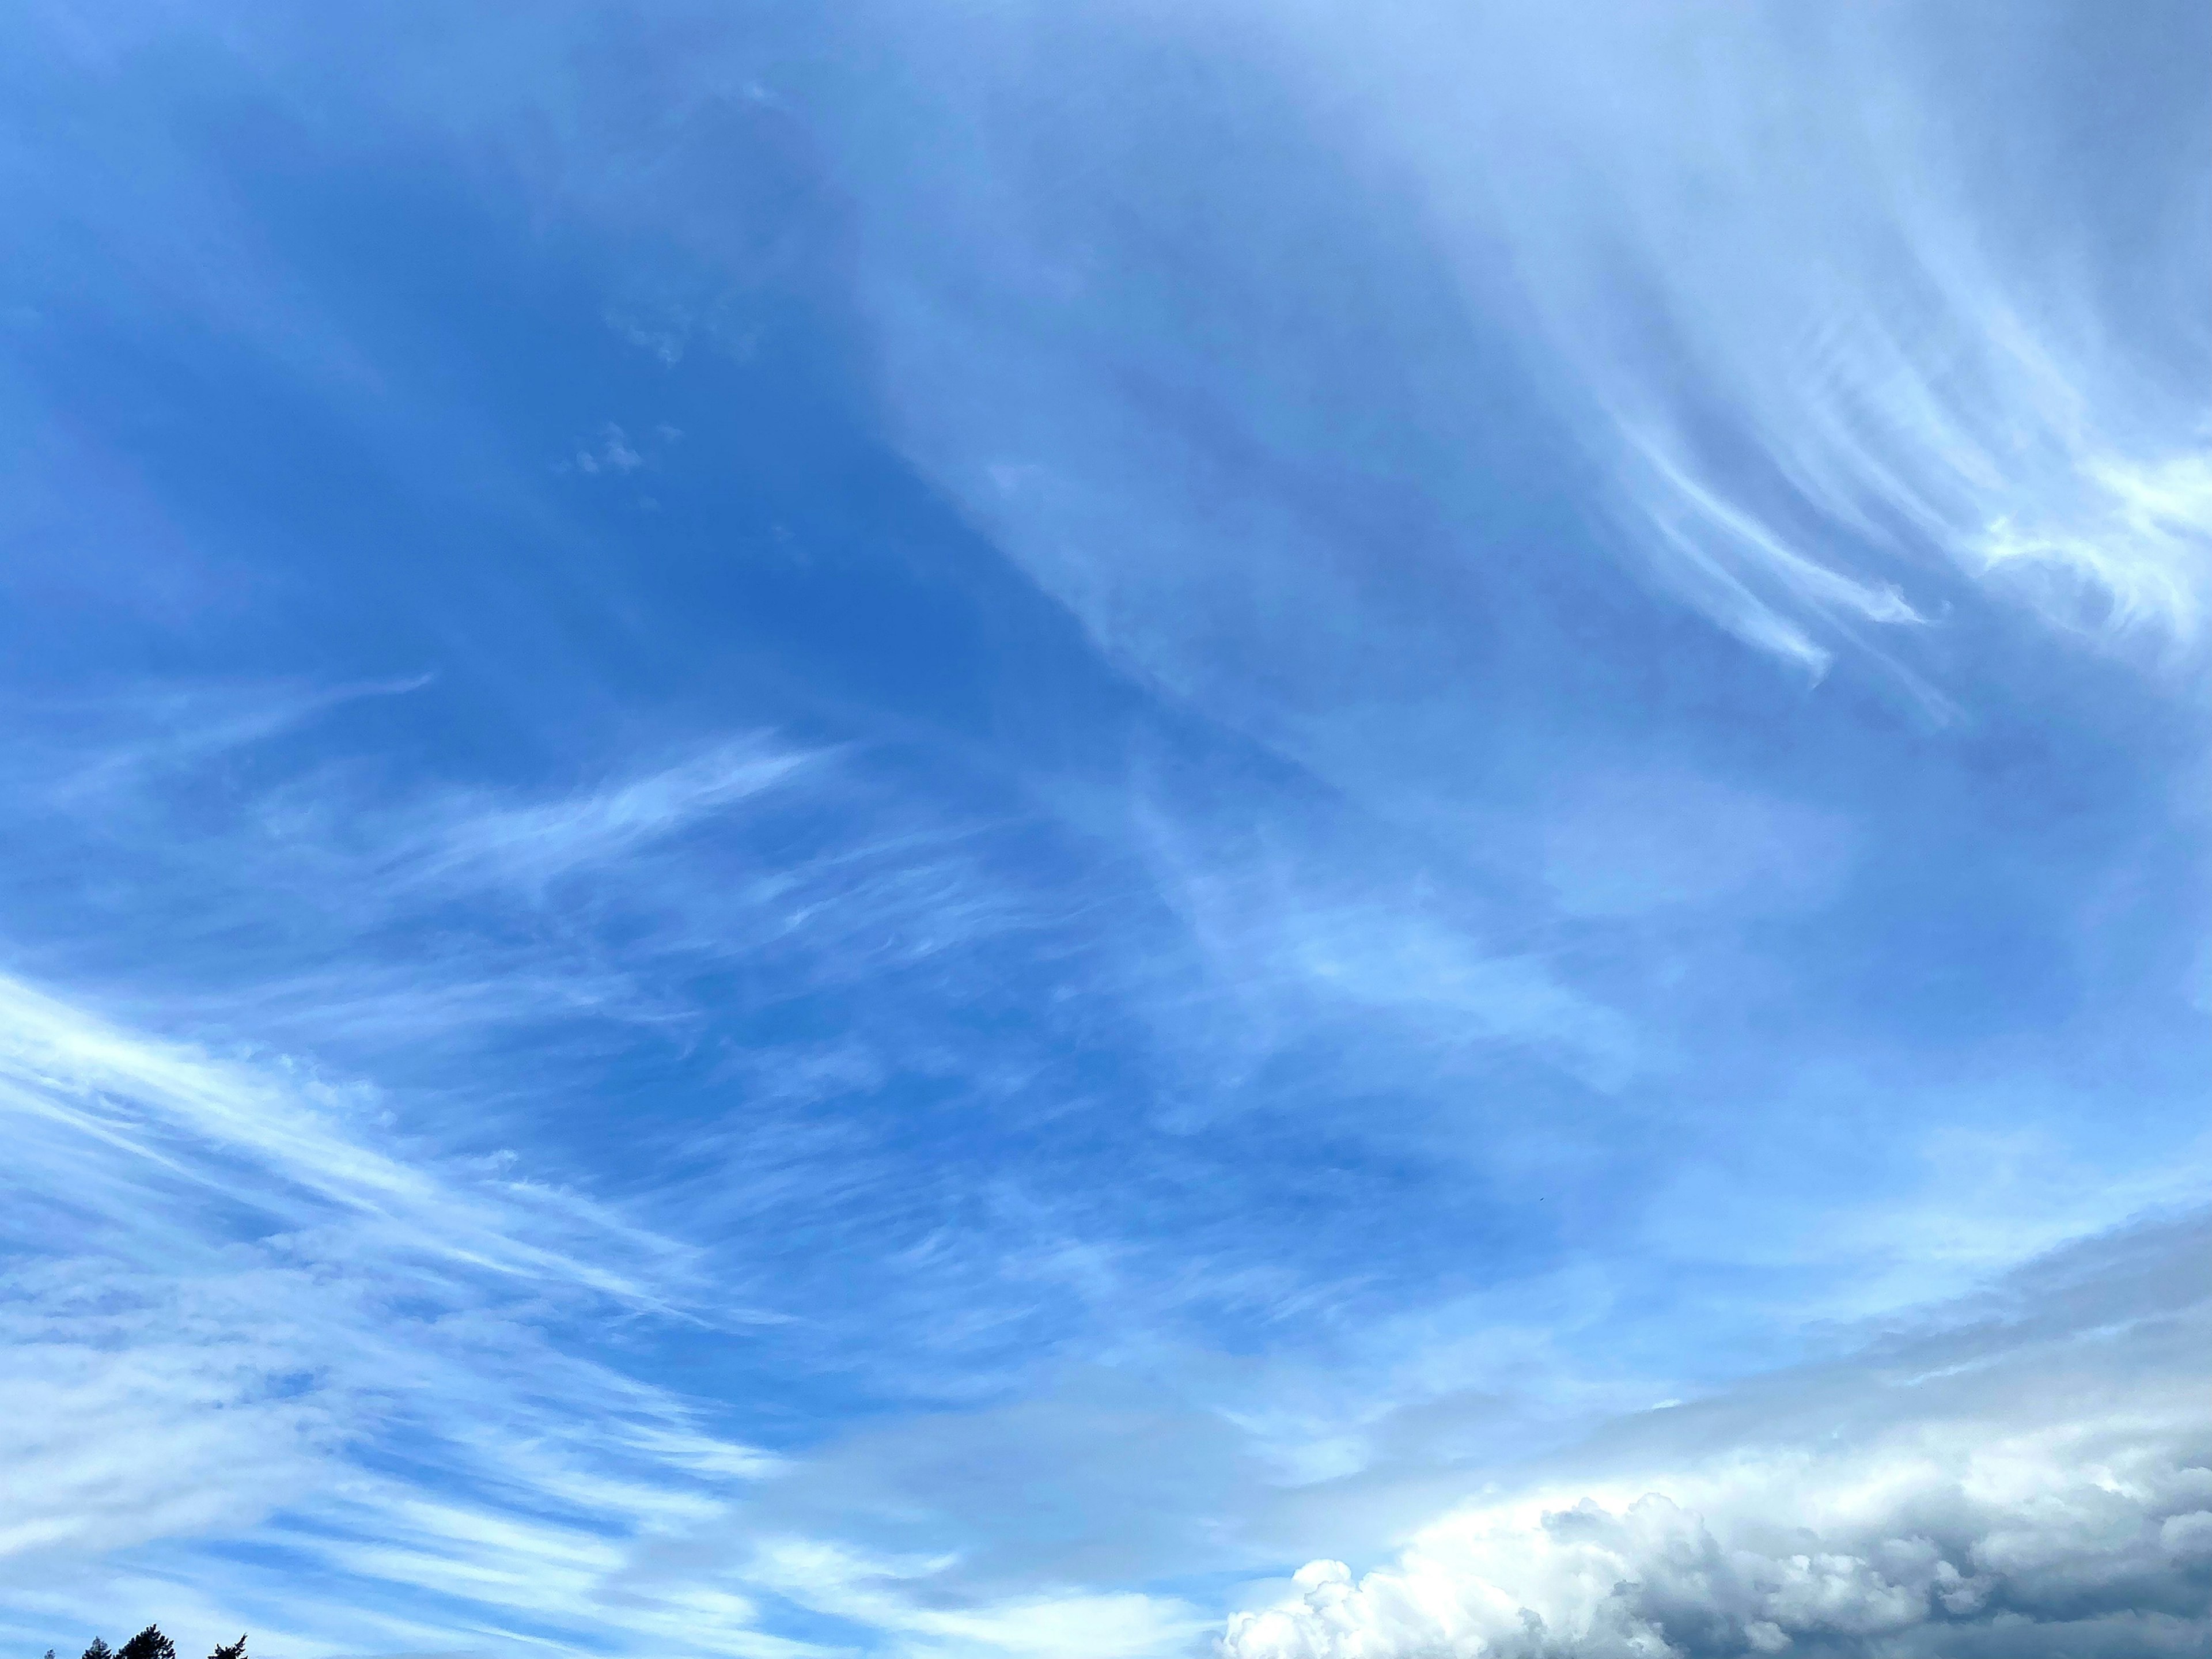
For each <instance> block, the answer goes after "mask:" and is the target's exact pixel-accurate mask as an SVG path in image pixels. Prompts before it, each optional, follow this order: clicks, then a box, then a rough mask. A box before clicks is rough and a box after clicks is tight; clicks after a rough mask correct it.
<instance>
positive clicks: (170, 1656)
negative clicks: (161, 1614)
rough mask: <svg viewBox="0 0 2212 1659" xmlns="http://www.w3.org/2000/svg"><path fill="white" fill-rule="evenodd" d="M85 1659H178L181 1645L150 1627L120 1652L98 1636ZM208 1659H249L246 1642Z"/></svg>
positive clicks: (50, 1654) (49, 1658)
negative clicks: (178, 1645) (178, 1649)
mask: <svg viewBox="0 0 2212 1659" xmlns="http://www.w3.org/2000/svg"><path fill="white" fill-rule="evenodd" d="M46 1659H54V1650H52V1648H48V1649H47V1650H46ZM84 1659H177V1644H175V1643H174V1642H172V1641H171V1640H170V1639H169V1638H167V1637H166V1636H164V1635H162V1634H161V1626H159V1625H149V1626H146V1628H145V1629H143V1630H142V1631H140V1632H138V1633H137V1635H136V1636H134V1637H132V1638H131V1639H130V1640H129V1641H127V1642H125V1644H123V1646H122V1649H121V1650H120V1651H118V1650H116V1649H114V1648H111V1647H109V1646H108V1645H107V1644H106V1643H105V1642H103V1641H102V1640H100V1638H98V1637H97V1636H95V1637H94V1638H92V1645H91V1646H90V1647H88V1648H87V1649H86V1650H84ZM208 1659H246V1638H244V1637H243V1636H241V1637H240V1638H238V1640H236V1641H235V1642H224V1643H221V1644H218V1645H217V1646H216V1650H215V1651H214V1652H213V1653H211V1654H210V1655H209V1656H208Z"/></svg>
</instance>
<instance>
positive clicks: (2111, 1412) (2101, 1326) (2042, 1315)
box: [1222, 1218, 2212, 1659]
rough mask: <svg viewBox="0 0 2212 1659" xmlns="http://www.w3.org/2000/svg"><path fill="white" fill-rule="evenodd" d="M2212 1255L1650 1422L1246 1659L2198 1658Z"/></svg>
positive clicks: (1883, 1346)
mask: <svg viewBox="0 0 2212 1659" xmlns="http://www.w3.org/2000/svg"><path fill="white" fill-rule="evenodd" d="M2207 1237H2208V1234H2207V1230H2206V1226H2205V1225H2204V1222H2203V1218H2198V1219H2197V1221H2196V1222H2195V1223H2193V1224H2191V1225H2168V1226H2166V1227H2162V1228H2154V1229H2151V1230H2149V1231H2148V1232H2146V1233H2142V1234H2137V1235H2122V1236H2120V1237H2118V1239H2116V1240H2106V1241H2102V1242H2100V1243H2093V1244H2090V1245H2087V1246H2080V1247H2076V1248H2075V1249H2072V1250H2070V1251H2069V1252H2066V1253H2063V1254H2062V1255H2060V1256H2057V1257H2055V1258H2052V1259H2051V1260H2048V1261H2045V1262H2044V1263H2042V1264H2039V1266H2038V1267H2036V1268H2034V1269H2033V1270H2031V1271H2030V1272H2029V1273H2027V1274H2026V1275H2025V1276H2023V1278H2022V1279H2021V1280H2020V1281H2018V1282H2017V1283H2016V1284H2015V1286H2014V1289H2013V1295H2014V1297H2016V1300H2015V1302H2013V1304H2011V1305H2010V1306H2009V1308H2008V1309H2006V1308H2002V1307H1996V1308H1993V1307H1992V1305H1991V1304H1986V1303H1984V1304H1978V1305H1977V1306H1976V1307H1974V1308H1972V1309H1968V1310H1962V1311H1961V1312H1960V1313H1958V1314H1954V1321H1955V1322H1954V1324H1953V1325H1951V1326H1950V1327H1949V1328H1941V1329H1938V1330H1936V1331H1935V1332H1933V1333H1930V1334H1923V1335H1921V1336H1918V1337H1916V1338H1913V1339H1911V1340H1903V1341H1897V1340H1891V1341H1887V1342H1882V1343H1877V1344H1875V1346H1872V1347H1871V1348H1869V1350H1868V1351H1867V1352H1865V1353H1863V1355H1861V1356H1860V1357H1859V1358H1857V1359H1855V1360H1853V1361H1851V1362H1849V1363H1845V1364H1838V1365H1834V1366H1830V1367H1826V1368H1819V1369H1814V1370H1808V1371H1804V1372H1799V1373H1786V1374H1784V1375H1781V1376H1776V1377H1770V1378H1766V1379H1763V1380H1761V1381H1759V1382H1758V1383H1753V1384H1749V1385H1747V1386H1746V1387H1744V1388H1743V1389H1740V1390H1739V1391H1738V1392H1737V1393H1735V1395H1723V1396H1720V1397H1718V1398H1717V1399H1714V1400H1711V1401H1705V1402H1703V1403H1702V1404H1699V1405H1696V1406H1691V1407H1674V1408H1671V1409H1667V1410H1660V1411H1655V1412H1652V1413H1645V1414H1644V1415H1642V1416H1641V1417H1638V1418H1636V1419H1627V1420H1626V1421H1624V1422H1622V1423H1620V1424H1618V1425H1614V1427H1613V1429H1612V1430H1610V1431H1607V1432H1605V1433H1601V1435H1600V1436H1598V1437H1596V1438H1595V1440H1593V1441H1592V1442H1591V1443H1589V1444H1588V1445H1586V1446H1585V1447H1583V1449H1581V1450H1579V1451H1578V1452H1577V1453H1575V1454H1572V1455H1569V1456H1566V1457H1563V1458H1559V1459H1556V1460H1553V1462H1552V1466H1551V1467H1550V1468H1548V1469H1547V1470H1540V1471H1535V1472H1532V1473H1531V1474H1529V1475H1528V1476H1526V1477H1524V1478H1523V1479H1522V1480H1519V1481H1516V1482H1514V1483H1511V1484H1510V1485H1509V1486H1506V1487H1504V1488H1500V1489H1494V1490H1493V1491H1492V1492H1491V1493H1490V1494H1488V1495H1486V1496H1484V1497H1483V1498H1479V1499H1477V1500H1475V1501H1474V1502H1472V1503H1470V1504H1468V1505H1466V1506H1465V1507H1463V1508H1462V1509H1460V1510H1456V1511H1455V1512H1454V1513H1451V1514H1449V1515H1448V1516H1444V1517H1443V1518H1442V1519H1439V1520H1437V1521H1436V1522H1432V1523H1431V1524H1430V1525H1427V1526H1425V1527H1424V1528H1421V1529H1420V1530H1419V1532H1417V1533H1416V1534H1414V1535H1413V1538H1412V1539H1411V1541H1409V1542H1408V1543H1407V1545H1406V1546H1405V1547H1404V1548H1403V1549H1402V1550H1401V1552H1400V1553H1398V1554H1397V1555H1396V1556H1395V1559H1393V1560H1391V1561H1390V1562H1389V1564H1387V1565H1383V1566H1381V1567H1378V1568H1377V1569H1376V1570H1375V1571H1371V1572H1370V1573H1368V1574H1366V1575H1365V1576H1364V1577H1356V1578H1355V1577H1354V1576H1353V1575H1352V1574H1351V1573H1350V1572H1349V1571H1347V1570H1346V1568H1345V1567H1344V1566H1343V1565H1341V1564H1340V1563H1338V1562H1334V1561H1318V1562H1315V1563H1312V1564H1310V1565H1308V1566H1307V1567H1306V1568H1304V1570H1303V1571H1301V1572H1300V1573H1299V1574H1298V1576H1297V1586H1296V1592H1295V1594H1294V1595H1291V1597H1290V1598H1288V1599H1286V1600H1285V1601H1283V1602H1282V1603H1280V1604H1279V1605H1278V1606H1276V1607H1272V1608H1268V1609H1263V1610H1259V1611H1255V1612H1250V1613H1240V1614H1238V1615H1237V1616H1236V1618H1235V1619H1234V1620H1232V1621H1231V1625H1230V1626H1229V1628H1228V1631H1227V1632H1226V1634H1225V1638H1224V1640H1223V1646H1222V1650H1223V1653H1224V1654H1225V1656H1226V1659H1493V1656H1494V1659H1706V1656H1720V1655H1735V1654H1746V1653H1774V1652H1784V1651H1796V1652H1803V1653H1808V1654H1837V1655H1841V1654H1846V1653H1849V1654H1860V1653H1872V1652H1876V1651H1879V1652H1881V1653H1884V1654H1894V1655H1916V1654H1930V1655H1932V1654H1938V1653H1940V1654H1945V1655H1963V1654H1983V1653H1989V1654H1996V1653H2000V1652H2002V1653H2004V1654H2007V1655H2010V1656H2017V1659H2028V1656H2037V1655H2044V1654H2051V1655H2057V1654H2075V1653H2087V1652H2093V1651H2094V1652H2106V1651H2112V1652H2118V1651H2123V1650H2125V1651H2131V1652H2142V1653H2158V1652H2168V1651H2171V1652H2177V1653H2178V1652H2183V1651H2189V1652H2194V1651H2197V1650H2198V1648H2199V1646H2200V1645H2201V1644H2202V1643H2203V1641H2204V1640H2205V1639H2206V1638H2207V1637H2208V1635H2212V1620H2208V1618H2207V1617H2206V1615H2205V1612H2204V1607H2205V1593H2206V1589H2207V1587H2208V1585H2212V1396H2208V1395H2207V1393H2206V1391H2205V1389H2204V1388H2203V1376H2204V1373H2205V1370H2206V1368H2207V1365H2208V1363H2212V1307H2208V1303H2207V1299H2206V1297H2205V1293H2204V1286H2203V1274H2202V1272H2201V1266H2202V1255H2201V1253H2202V1251H2203V1248H2204V1246H2205V1243H2206V1240H2207ZM1993 1312H1995V1313H1996V1314H1998V1315H1999V1316H1997V1317H1992V1316H1991V1315H1992V1313H1993ZM1868 1644H1878V1645H1873V1646H1869V1645H1868Z"/></svg>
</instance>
